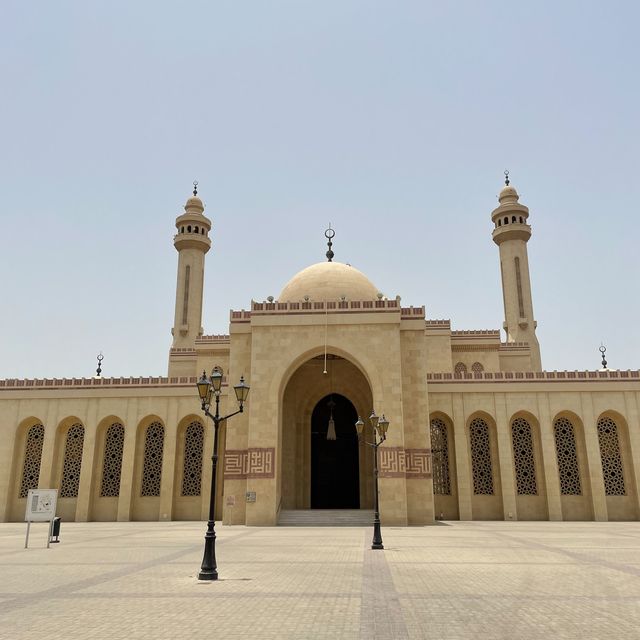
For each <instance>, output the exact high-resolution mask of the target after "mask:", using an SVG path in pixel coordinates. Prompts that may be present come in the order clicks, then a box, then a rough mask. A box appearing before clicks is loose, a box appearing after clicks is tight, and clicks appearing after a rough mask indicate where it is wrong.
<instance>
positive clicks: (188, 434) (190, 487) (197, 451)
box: [182, 420, 204, 496]
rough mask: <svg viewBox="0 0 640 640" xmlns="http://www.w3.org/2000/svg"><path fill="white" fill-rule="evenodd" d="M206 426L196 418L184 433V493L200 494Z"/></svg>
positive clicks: (185, 494)
mask: <svg viewBox="0 0 640 640" xmlns="http://www.w3.org/2000/svg"><path fill="white" fill-rule="evenodd" d="M203 446H204V428H203V426H202V423H201V422H199V421H197V420H195V421H194V422H192V423H191V424H190V425H189V426H188V427H187V430H186V431H185V434H184V468H183V471H182V495H183V496H199V495H200V483H201V481H202V449H203Z"/></svg>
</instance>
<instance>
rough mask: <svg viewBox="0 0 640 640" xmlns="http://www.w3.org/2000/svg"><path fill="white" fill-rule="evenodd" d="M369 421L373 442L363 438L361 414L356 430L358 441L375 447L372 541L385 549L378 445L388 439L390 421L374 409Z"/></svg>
mask: <svg viewBox="0 0 640 640" xmlns="http://www.w3.org/2000/svg"><path fill="white" fill-rule="evenodd" d="M369 422H370V423H371V426H372V427H373V442H367V441H366V440H365V439H364V438H363V436H364V422H363V421H362V418H361V417H360V416H358V422H356V431H357V432H358V441H359V442H364V443H365V444H368V445H369V446H370V447H372V448H373V484H374V487H373V489H374V492H375V511H374V513H373V540H372V541H371V548H372V549H384V546H383V544H382V533H381V531H380V505H379V501H378V447H379V446H380V445H381V444H382V443H383V442H384V441H385V440H386V439H387V429H388V428H389V421H388V420H387V419H386V418H385V417H384V413H383V414H382V418H378V416H377V415H376V413H375V411H372V412H371V415H370V416H369ZM378 436H380V439H379V440H378Z"/></svg>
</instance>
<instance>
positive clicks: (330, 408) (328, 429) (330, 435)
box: [310, 393, 360, 509]
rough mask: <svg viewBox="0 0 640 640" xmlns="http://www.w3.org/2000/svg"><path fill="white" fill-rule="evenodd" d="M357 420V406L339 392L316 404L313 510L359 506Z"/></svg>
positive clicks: (312, 464) (312, 470)
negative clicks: (355, 426)
mask: <svg viewBox="0 0 640 640" xmlns="http://www.w3.org/2000/svg"><path fill="white" fill-rule="evenodd" d="M357 419H358V413H357V412H356V408H355V407H354V406H353V404H352V403H351V402H350V401H349V400H348V399H347V398H345V397H344V396H342V395H340V394H337V393H335V394H331V395H328V396H325V397H324V398H322V400H320V402H318V404H316V406H315V409H314V410H313V413H312V414H311V425H310V426H311V508H312V509H359V508H360V478H359V466H360V465H359V461H358V436H357V434H356V430H355V428H354V425H355V423H356V420H357ZM330 422H333V424H330ZM334 436H335V438H334Z"/></svg>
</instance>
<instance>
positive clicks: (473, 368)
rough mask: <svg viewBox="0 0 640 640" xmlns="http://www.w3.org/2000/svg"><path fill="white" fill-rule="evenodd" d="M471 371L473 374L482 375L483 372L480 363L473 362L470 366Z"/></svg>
mask: <svg viewBox="0 0 640 640" xmlns="http://www.w3.org/2000/svg"><path fill="white" fill-rule="evenodd" d="M471 371H473V373H482V372H483V371H484V367H483V366H482V364H481V363H480V362H474V363H473V364H472V365H471Z"/></svg>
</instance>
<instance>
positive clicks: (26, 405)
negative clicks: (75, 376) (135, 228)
mask: <svg viewBox="0 0 640 640" xmlns="http://www.w3.org/2000/svg"><path fill="white" fill-rule="evenodd" d="M400 333H401V336H400V343H401V344H400V348H398V345H397V344H391V346H390V349H389V354H386V355H387V356H388V361H387V362H385V365H387V364H388V363H391V365H392V368H393V362H394V361H393V360H392V358H393V357H395V358H396V360H397V361H399V362H398V368H397V369H396V370H397V371H400V370H401V371H402V375H393V376H390V378H389V380H387V381H386V382H385V383H384V384H383V383H381V382H380V380H379V379H378V380H377V381H376V383H375V384H371V383H370V381H369V380H367V383H368V389H367V385H364V383H363V385H361V386H362V389H360V392H357V393H355V394H354V398H353V401H354V402H355V403H356V405H358V407H359V408H358V410H359V411H360V405H362V407H364V405H365V404H368V403H369V402H371V403H372V404H373V405H374V407H376V408H377V410H378V411H380V412H381V411H382V410H384V411H385V413H386V414H387V417H388V418H389V420H390V422H391V427H390V430H389V438H388V440H387V442H385V444H384V445H383V446H382V447H381V449H380V470H381V472H380V492H381V515H382V519H383V522H386V523H387V524H392V523H393V524H402V523H404V524H407V523H409V524H410V523H412V522H415V521H416V520H417V519H418V518H422V519H424V520H425V521H429V514H434V516H435V518H440V517H442V518H445V519H456V518H459V519H462V520H472V519H473V520H477V519H505V520H509V519H512V520H516V519H520V520H545V519H549V520H601V521H602V520H637V519H638V517H639V514H640V508H639V504H638V486H639V485H640V411H639V409H640V381H639V380H635V379H631V377H630V376H627V377H626V378H625V379H617V380H615V379H612V376H610V375H608V374H607V376H606V377H600V376H594V377H589V376H587V377H586V379H576V380H566V379H565V380H561V379H557V378H555V377H553V376H551V375H547V374H545V377H544V378H537V377H532V378H517V379H513V380H509V381H507V380H504V379H496V378H495V374H494V376H490V374H482V375H474V376H469V377H468V378H466V379H459V378H455V379H454V378H453V377H449V378H444V376H441V377H438V378H435V379H434V376H433V375H427V376H426V378H425V376H423V374H422V372H420V371H419V369H417V368H416V367H417V366H418V365H417V363H418V362H419V361H420V360H421V359H422V354H421V351H420V343H419V340H417V339H416V340H415V341H414V340H413V337H412V335H411V331H408V332H407V333H405V332H400ZM390 335H393V334H390ZM395 335H396V336H397V332H396V333H395ZM234 340H235V346H234V350H233V351H232V354H234V355H233V356H232V359H231V361H230V369H231V371H230V372H229V379H233V380H235V378H237V377H239V375H240V374H241V373H244V372H246V370H247V369H246V367H247V366H254V365H252V364H251V361H252V349H251V346H252V338H251V334H250V333H243V334H242V333H241V334H239V335H238V336H236V337H235V338H234ZM396 342H397V340H396ZM334 350H335V349H334ZM338 350H339V349H338ZM316 351H317V350H316V349H315V348H312V349H311V350H310V351H303V352H302V353H301V354H300V359H299V362H298V361H297V360H296V361H294V362H293V363H291V367H292V371H295V370H296V369H297V368H298V367H299V366H300V364H301V363H302V362H306V361H307V360H308V358H309V357H310V354H311V356H312V355H315V354H316ZM394 353H395V356H394V355H393V354H394ZM398 353H400V354H401V355H400V357H398ZM345 355H346V354H345ZM234 358H235V359H234ZM247 363H249V364H247ZM400 365H401V366H400ZM258 369H259V367H258V368H256V369H255V371H253V369H252V371H253V375H256V372H257V370H258ZM247 379H248V380H249V382H250V383H251V382H252V380H251V376H250V375H247ZM263 379H264V380H265V384H266V386H267V389H266V390H264V391H263V394H262V396H261V394H260V393H258V394H256V396H253V395H251V396H250V398H249V402H248V404H247V411H246V412H245V413H244V414H240V415H238V416H235V417H234V418H233V419H232V421H230V425H229V426H227V425H225V424H223V426H222V427H221V439H220V455H221V460H222V459H223V458H225V464H226V469H225V471H224V476H225V477H224V488H223V465H222V464H221V465H219V474H220V475H219V478H218V485H217V486H218V500H217V505H218V517H221V516H222V512H223V509H224V519H225V522H228V523H239V524H240V523H247V524H258V523H259V522H260V523H264V522H263V521H261V520H259V519H258V518H257V517H255V516H254V517H253V519H252V517H251V516H250V512H251V510H252V509H253V508H255V506H256V505H258V504H259V502H258V500H260V497H261V496H260V492H261V491H267V490H268V491H272V493H271V494H268V493H267V494H266V496H267V500H265V501H264V503H263V505H262V507H263V509H264V511H265V513H266V514H267V516H266V517H267V518H269V519H271V520H272V521H273V523H275V521H276V518H277V509H278V507H279V506H280V504H282V503H283V502H284V500H285V499H286V500H294V504H295V505H296V508H299V507H300V506H304V504H303V502H301V500H302V498H301V497H300V496H302V495H303V494H304V493H305V491H306V489H305V488H304V486H303V487H302V488H301V485H300V483H301V482H303V481H302V480H300V477H298V476H300V474H299V472H298V471H295V470H292V469H291V460H293V461H294V462H295V463H296V464H300V452H299V451H298V450H297V449H295V447H297V446H298V445H297V444H295V443H293V444H291V443H289V444H287V438H286V431H283V427H284V425H283V424H281V423H279V422H278V420H279V418H278V417H277V416H283V415H284V414H283V413H279V410H280V408H279V407H280V405H279V403H278V401H277V398H278V397H280V398H281V402H283V400H284V389H283V390H282V396H279V395H278V394H279V391H278V390H277V387H278V385H279V383H282V385H283V387H284V388H286V386H287V382H288V381H289V380H290V379H291V376H288V375H285V376H281V377H279V378H278V377H277V376H271V377H269V376H267V377H266V378H263ZM364 380H365V378H364V377H363V381H364ZM425 380H426V382H425ZM23 382H24V381H23ZM27 382H28V381H27ZM67 382H69V381H66V382H65V381H60V382H59V383H58V382H55V383H52V384H48V385H45V383H44V382H42V383H34V382H33V381H31V383H30V384H27V383H24V384H21V385H18V384H13V385H12V386H11V388H7V385H6V384H5V385H4V386H3V385H0V434H1V440H0V520H2V521H7V520H18V521H19V520H22V519H23V517H24V510H25V498H26V493H27V491H28V489H29V488H36V487H40V488H50V487H54V488H58V489H59V508H58V511H59V514H60V515H62V517H63V518H64V519H65V520H78V521H86V520H120V521H125V520H170V519H190V520H192V519H196V520H199V519H206V516H207V511H208V504H209V498H208V495H209V492H208V488H209V486H210V481H211V475H210V474H211V464H210V455H211V452H212V450H213V437H212V429H211V426H210V424H205V422H204V420H203V416H202V413H201V411H200V407H199V402H198V400H197V398H196V396H195V388H194V382H195V379H193V380H191V379H187V380H185V381H184V382H182V383H170V382H169V381H168V380H167V379H160V380H158V381H156V382H152V381H149V380H147V381H144V382H142V381H138V382H137V383H132V382H130V381H129V382H126V383H125V382H122V381H120V382H117V383H114V382H113V381H111V382H109V383H106V382H104V381H102V382H96V381H86V383H84V382H83V383H78V384H75V383H71V382H69V383H67ZM273 384H275V386H276V392H275V397H276V400H275V401H273V403H274V404H275V407H276V408H275V409H274V407H273V406H271V405H270V404H265V403H266V402H267V401H268V397H269V393H272V392H273V391H272V390H270V386H271V385H273ZM427 385H428V395H427V392H426V388H427ZM256 386H257V387H258V389H259V388H260V385H256ZM356 386H357V385H356ZM421 388H422V389H423V390H422V391H420V389H421ZM227 391H228V388H227V387H226V386H225V387H223V397H222V401H221V402H222V407H221V410H222V411H223V412H225V411H233V410H234V409H235V407H236V405H235V402H231V403H230V402H229V401H228V396H227ZM254 391H255V387H254V385H253V384H252V392H251V394H253V393H254ZM299 391H300V394H301V395H300V397H302V395H304V393H303V392H304V390H303V389H300V390H299ZM317 391H318V394H320V393H321V392H322V393H324V390H317ZM356 391H357V390H356ZM369 393H370V395H369ZM394 394H397V396H395V395H394ZM316 395H317V394H316ZM396 398H397V400H398V402H396V401H395V399H396ZM294 413H296V412H294ZM283 419H284V418H283ZM271 421H274V422H273V424H272V425H271V426H272V427H273V425H275V428H274V430H273V432H271V431H269V432H268V433H269V437H268V438H267V437H266V435H265V434H264V433H262V434H261V432H260V430H259V429H257V430H256V429H255V425H256V424H257V423H259V424H263V423H264V422H267V423H268V424H271ZM254 430H255V432H254ZM291 446H293V447H294V449H290V447H291ZM251 447H254V449H251ZM425 450H426V451H427V453H426V454H425V453H424V452H425ZM247 451H249V452H250V453H251V451H253V452H257V453H256V455H255V460H257V461H258V462H257V463H259V464H261V465H263V466H262V467H261V469H260V470H259V471H256V470H255V468H252V467H251V464H253V463H252V462H251V459H250V458H247V455H248V454H247ZM265 452H266V453H265ZM225 454H228V455H226V456H225ZM263 454H264V455H267V454H268V455H270V456H271V458H270V462H269V463H268V464H267V463H266V462H265V460H266V458H265V457H264V455H263ZM261 455H262V458H261V457H260V456H261ZM238 456H240V457H241V456H245V458H244V461H245V462H246V461H247V460H249V462H246V463H247V464H248V465H249V467H248V470H247V469H244V470H243V469H242V468H240V473H239V474H235V470H236V467H234V465H235V464H236V463H237V459H238ZM287 456H288V458H287ZM245 462H242V464H245ZM257 463H256V464H257ZM370 463H371V461H370V460H368V461H366V460H365V466H364V467H363V468H364V469H365V471H363V473H365V474H368V473H369V472H370V470H371V467H370ZM269 464H270V465H271V467H269ZM252 469H253V470H252ZM296 473H297V474H298V476H296ZM292 474H293V475H292ZM290 482H293V484H294V486H293V488H292V489H291V490H289V489H288V488H287V486H288V483H290ZM367 482H368V481H367ZM367 486H368V485H367ZM246 491H250V492H251V491H255V492H256V494H257V496H258V497H257V501H256V503H251V502H249V503H247V502H246V501H245V492H246ZM288 491H289V493H287V492H288ZM367 491H369V489H367ZM365 496H366V499H365V500H364V501H362V504H363V506H365V505H367V504H368V500H369V498H370V494H369V493H367V494H365ZM262 497H264V496H262ZM223 498H224V499H223ZM229 498H233V500H230V499H229ZM287 505H288V506H290V505H289V503H287ZM269 510H270V511H269ZM412 514H413V515H412ZM415 514H418V515H417V516H416V515H415ZM425 514H426V515H425Z"/></svg>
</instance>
